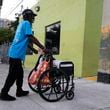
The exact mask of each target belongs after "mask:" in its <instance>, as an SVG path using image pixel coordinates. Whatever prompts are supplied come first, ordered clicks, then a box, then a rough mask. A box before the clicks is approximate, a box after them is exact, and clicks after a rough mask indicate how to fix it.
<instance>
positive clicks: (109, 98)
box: [0, 64, 110, 110]
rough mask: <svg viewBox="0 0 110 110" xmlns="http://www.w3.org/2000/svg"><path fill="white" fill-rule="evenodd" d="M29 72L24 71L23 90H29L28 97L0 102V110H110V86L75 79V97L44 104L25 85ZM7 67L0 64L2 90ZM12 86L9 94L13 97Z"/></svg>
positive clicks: (14, 87) (14, 88)
mask: <svg viewBox="0 0 110 110" xmlns="http://www.w3.org/2000/svg"><path fill="white" fill-rule="evenodd" d="M29 71H30V70H27V69H25V78H24V85H23V88H24V89H25V90H27V89H28V90H29V91H30V94H29V96H26V97H22V98H17V100H16V101H12V102H9V101H8V102H7V101H1V100H0V110H110V85H109V84H103V83H99V82H98V83H97V82H96V81H90V80H86V79H75V80H74V82H75V97H74V99H73V100H71V101H68V100H67V99H66V98H63V99H62V100H60V101H58V102H54V103H50V102H46V101H45V100H43V99H42V98H41V97H40V96H39V94H36V93H35V92H33V91H32V90H31V89H30V88H29V87H28V84H27V76H28V73H29ZM7 73H8V65H6V64H0V89H1V88H2V86H3V84H4V82H5V78H6V75H7ZM15 91H16V86H15V85H14V86H13V87H12V88H11V90H10V94H11V95H13V96H15Z"/></svg>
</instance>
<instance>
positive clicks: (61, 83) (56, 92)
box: [38, 68, 68, 102]
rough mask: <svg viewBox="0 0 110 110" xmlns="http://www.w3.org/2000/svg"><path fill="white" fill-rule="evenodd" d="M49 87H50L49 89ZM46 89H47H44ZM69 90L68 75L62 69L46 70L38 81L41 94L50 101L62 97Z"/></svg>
mask: <svg viewBox="0 0 110 110" xmlns="http://www.w3.org/2000/svg"><path fill="white" fill-rule="evenodd" d="M47 88H48V89H47ZM44 89H46V91H42V90H44ZM67 90H68V77H67V75H66V74H65V73H64V72H62V71H61V70H60V69H57V68H55V69H54V68H53V69H50V70H47V71H45V72H44V73H43V74H42V75H41V77H40V78H39V81H38V91H39V94H40V96H41V97H42V98H43V99H44V100H46V101H48V102H56V101H59V100H60V99H62V98H63V97H64V96H65V94H66V92H67Z"/></svg>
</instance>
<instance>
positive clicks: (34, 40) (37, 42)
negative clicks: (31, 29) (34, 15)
mask: <svg viewBox="0 0 110 110" xmlns="http://www.w3.org/2000/svg"><path fill="white" fill-rule="evenodd" d="M28 36H29V39H30V41H31V42H32V43H34V44H36V45H37V46H38V47H39V48H41V49H42V50H45V47H44V46H43V45H42V44H41V43H40V42H39V40H38V39H37V38H35V37H34V36H32V35H28Z"/></svg>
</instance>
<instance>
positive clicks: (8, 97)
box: [0, 93, 16, 101]
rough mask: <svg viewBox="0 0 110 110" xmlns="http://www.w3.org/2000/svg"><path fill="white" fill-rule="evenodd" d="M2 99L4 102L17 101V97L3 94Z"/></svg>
mask: <svg viewBox="0 0 110 110" xmlns="http://www.w3.org/2000/svg"><path fill="white" fill-rule="evenodd" d="M0 99H1V100H4V101H14V100H16V98H15V97H13V96H11V95H8V94H3V93H1V94H0Z"/></svg>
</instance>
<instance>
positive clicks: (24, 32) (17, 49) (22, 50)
mask: <svg viewBox="0 0 110 110" xmlns="http://www.w3.org/2000/svg"><path fill="white" fill-rule="evenodd" d="M28 35H32V26H31V23H30V22H29V21H27V20H23V21H21V22H20V24H19V25H18V27H17V30H16V33H15V36H14V39H13V42H12V44H11V46H10V48H9V53H8V56H9V57H11V58H18V59H21V60H24V59H25V55H26V49H27V45H28V43H29V38H28Z"/></svg>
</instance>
